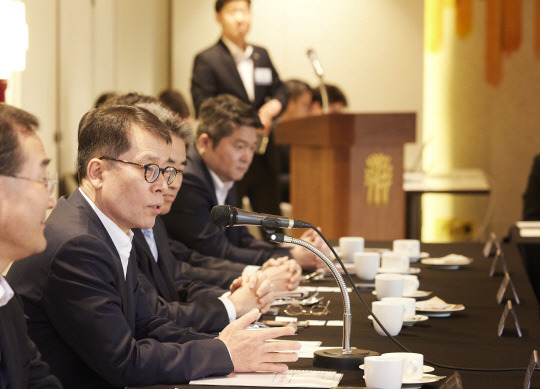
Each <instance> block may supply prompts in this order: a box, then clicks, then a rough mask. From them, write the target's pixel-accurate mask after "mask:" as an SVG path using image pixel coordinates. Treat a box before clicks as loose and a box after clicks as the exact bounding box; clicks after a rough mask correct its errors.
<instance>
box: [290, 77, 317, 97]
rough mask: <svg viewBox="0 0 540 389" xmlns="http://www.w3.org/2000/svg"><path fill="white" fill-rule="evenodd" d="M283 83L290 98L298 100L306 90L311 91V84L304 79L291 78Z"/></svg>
mask: <svg viewBox="0 0 540 389" xmlns="http://www.w3.org/2000/svg"><path fill="white" fill-rule="evenodd" d="M283 84H284V85H285V88H286V89H287V93H288V95H289V99H290V100H296V99H297V98H298V97H300V96H301V95H302V94H304V93H306V92H310V93H311V87H310V86H309V84H308V83H307V82H305V81H302V80H297V79H291V80H287V81H285V82H284V83H283Z"/></svg>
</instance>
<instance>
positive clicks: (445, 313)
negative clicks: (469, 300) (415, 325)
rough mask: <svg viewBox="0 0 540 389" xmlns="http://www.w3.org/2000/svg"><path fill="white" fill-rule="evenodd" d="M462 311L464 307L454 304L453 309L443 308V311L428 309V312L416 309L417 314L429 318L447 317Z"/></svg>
mask: <svg viewBox="0 0 540 389" xmlns="http://www.w3.org/2000/svg"><path fill="white" fill-rule="evenodd" d="M464 309H465V306H463V305H461V304H455V305H454V306H453V307H449V308H443V309H429V310H423V309H416V310H417V311H418V312H422V314H424V315H426V316H429V317H448V316H450V315H451V314H452V313H454V312H459V311H463V310H464Z"/></svg>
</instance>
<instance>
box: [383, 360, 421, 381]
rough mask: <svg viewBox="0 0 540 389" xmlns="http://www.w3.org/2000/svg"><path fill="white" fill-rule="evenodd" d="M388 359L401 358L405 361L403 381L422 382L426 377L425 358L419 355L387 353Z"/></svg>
mask: <svg viewBox="0 0 540 389" xmlns="http://www.w3.org/2000/svg"><path fill="white" fill-rule="evenodd" d="M381 356H382V357H387V358H399V359H401V360H402V361H403V369H402V372H403V376H402V377H403V378H402V380H403V381H408V382H420V380H421V379H422V377H423V376H424V356H423V355H422V354H418V353H385V354H382V355H381Z"/></svg>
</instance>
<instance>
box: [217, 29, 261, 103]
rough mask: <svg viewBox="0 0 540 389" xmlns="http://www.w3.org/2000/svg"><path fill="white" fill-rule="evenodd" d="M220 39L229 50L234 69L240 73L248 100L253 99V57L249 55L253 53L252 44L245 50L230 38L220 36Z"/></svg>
mask: <svg viewBox="0 0 540 389" xmlns="http://www.w3.org/2000/svg"><path fill="white" fill-rule="evenodd" d="M221 40H222V41H223V43H224V44H225V46H227V49H229V52H230V53H231V55H232V57H233V59H234V62H235V63H236V69H237V70H238V74H240V78H241V79H242V84H244V88H245V89H246V92H247V95H248V97H249V101H253V100H255V80H254V77H255V76H254V72H255V71H254V64H253V59H252V58H251V55H252V54H253V46H251V45H248V46H247V47H246V50H242V48H241V47H240V46H238V45H236V44H235V43H233V42H232V41H231V40H230V39H227V38H225V37H222V38H221Z"/></svg>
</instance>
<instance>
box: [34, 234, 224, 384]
mask: <svg viewBox="0 0 540 389" xmlns="http://www.w3.org/2000/svg"><path fill="white" fill-rule="evenodd" d="M111 258H114V255H113V253H111V251H110V248H109V247H108V246H107V245H106V244H105V243H104V242H103V241H101V240H100V239H98V238H95V237H92V236H88V235H82V236H78V237H74V238H72V239H70V240H68V241H66V242H65V243H64V244H62V245H61V246H60V247H59V248H58V250H57V251H56V253H55V255H54V257H53V259H52V262H51V266H50V275H49V281H48V288H47V290H46V294H45V296H44V299H45V300H44V306H45V309H46V312H47V314H48V317H49V318H50V320H51V322H52V324H53V325H54V327H55V328H56V329H57V331H58V333H59V334H60V335H61V336H62V338H63V340H64V341H65V342H66V343H67V344H68V345H69V346H70V347H71V348H72V349H73V350H74V351H75V352H76V353H77V354H78V355H79V356H80V357H81V358H82V359H83V360H84V361H85V363H86V364H87V365H88V366H89V367H90V368H91V369H93V370H94V371H96V372H97V373H98V374H99V375H101V376H102V377H103V378H104V379H106V380H107V381H108V382H110V383H111V384H114V385H117V386H122V387H123V386H131V385H145V384H155V383H157V381H159V382H161V383H179V382H186V381H189V380H191V379H194V378H200V377H204V376H207V375H211V374H228V373H230V372H231V371H232V369H233V366H232V362H231V360H230V356H229V354H228V351H227V349H226V347H225V345H224V343H223V342H221V341H220V340H218V339H211V338H209V336H206V335H203V334H197V333H194V332H192V331H191V330H189V329H182V328H180V327H179V326H177V325H176V324H174V323H173V322H171V321H169V320H168V319H166V318H162V317H157V316H155V315H152V314H151V313H150V309H149V306H148V301H147V300H146V299H145V297H144V294H143V293H141V291H140V290H138V288H135V290H134V294H135V295H134V296H128V297H129V298H130V299H134V300H135V305H136V308H135V309H136V320H135V323H134V330H132V328H131V327H130V325H129V323H128V322H127V320H126V318H125V316H124V313H123V309H125V307H123V304H124V303H123V301H122V298H121V296H119V293H118V284H119V283H120V280H119V279H118V277H122V276H123V275H122V274H120V275H119V274H118V270H117V267H116V264H115V263H113V262H112V261H111ZM127 293H131V292H127Z"/></svg>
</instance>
